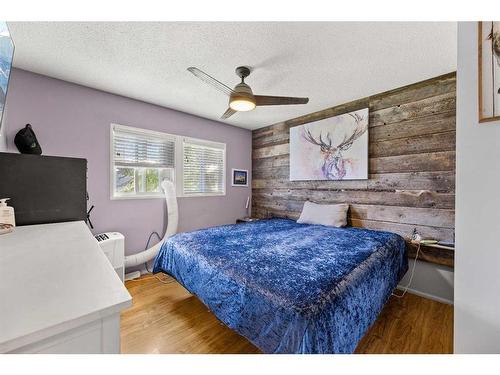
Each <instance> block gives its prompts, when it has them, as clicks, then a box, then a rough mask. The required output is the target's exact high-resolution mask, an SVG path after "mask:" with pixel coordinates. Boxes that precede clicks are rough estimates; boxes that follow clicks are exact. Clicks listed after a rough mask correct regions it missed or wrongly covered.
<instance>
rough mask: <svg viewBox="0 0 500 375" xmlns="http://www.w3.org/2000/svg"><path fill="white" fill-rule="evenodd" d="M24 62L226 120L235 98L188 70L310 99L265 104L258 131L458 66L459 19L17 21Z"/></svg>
mask: <svg viewBox="0 0 500 375" xmlns="http://www.w3.org/2000/svg"><path fill="white" fill-rule="evenodd" d="M9 27H10V29H11V33H12V37H13V38H14V43H15V45H16V52H15V59H14V65H15V66H16V67H18V68H22V69H26V70H30V71H33V72H36V73H40V74H45V75H48V76H51V77H55V78H59V79H63V80H66V81H70V82H75V83H78V84H82V85H85V86H89V87H93V88H96V89H100V90H104V91H108V92H112V93H115V94H120V95H124V96H128V97H131V98H135V99H139V100H143V101H145V102H149V103H154V104H158V105H161V106H165V107H169V108H174V109H177V110H180V111H184V112H188V113H192V114H195V115H198V116H202V117H206V118H209V119H213V120H219V118H220V116H221V115H222V113H224V111H225V110H226V108H227V100H228V99H227V97H225V96H224V95H223V94H221V93H220V92H218V91H217V90H215V89H212V88H211V87H209V86H208V85H206V84H205V83H204V82H202V81H200V80H199V79H197V78H195V77H194V76H193V75H192V74H191V73H189V72H188V71H186V68H187V67H189V66H196V67H198V68H200V69H202V70H204V71H206V72H207V73H209V74H211V75H212V76H214V77H215V78H217V79H219V80H220V81H222V82H224V83H226V84H227V85H228V86H230V87H233V86H234V85H235V84H236V83H238V81H239V79H238V77H237V76H236V75H235V73H234V69H235V67H237V66H239V65H247V66H249V67H251V68H252V73H251V75H250V77H248V78H247V80H246V82H247V83H248V84H249V85H250V86H251V87H252V89H253V91H254V93H256V94H260V95H284V96H308V97H309V98H310V101H309V104H306V105H297V106H279V107H278V106H273V107H260V108H257V109H256V110H254V111H252V112H246V113H237V114H235V115H234V116H233V117H231V118H230V119H229V120H227V121H225V122H227V123H230V124H233V125H236V126H240V127H244V128H248V129H256V128H259V127H263V126H267V125H270V124H273V123H276V122H279V121H283V120H287V119H290V118H294V117H297V116H300V115H303V114H307V113H310V112H314V111H318V110H321V109H324V108H327V107H331V106H334V105H337V104H341V103H343V102H347V101H350V100H354V99H357V98H361V97H365V96H368V95H372V94H376V93H378V92H382V91H385V90H390V89H392V88H396V87H399V86H403V85H406V84H410V83H413V82H417V81H420V80H423V79H426V78H431V77H434V76H437V75H440V74H444V73H448V72H450V71H453V70H456V23H451V22H438V23H429V22H421V23H420V22H413V23H412V22H404V23H403V22H402V23H388V22H328V23H319V22H310V23H309V22H307V23H304V22H296V23H293V22H253V23H252V22H250V23H232V22H213V23H202V22H201V23H200V22H195V23H191V22H189V23H186V22H146V23H132V22H125V23H124V22H101V23H99V22H97V23H96V22H62V23H58V22H43V23H37V22H10V23H9Z"/></svg>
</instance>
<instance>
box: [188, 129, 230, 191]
mask: <svg viewBox="0 0 500 375" xmlns="http://www.w3.org/2000/svg"><path fill="white" fill-rule="evenodd" d="M225 149H226V147H225V145H224V144H221V143H213V142H206V141H200V140H195V139H189V138H186V139H184V140H183V144H182V155H183V157H182V159H183V173H182V175H183V178H182V179H183V194H184V195H185V196H189V195H224V194H225V179H226V173H225V164H226V163H225V159H226V155H225V154H226V150H225Z"/></svg>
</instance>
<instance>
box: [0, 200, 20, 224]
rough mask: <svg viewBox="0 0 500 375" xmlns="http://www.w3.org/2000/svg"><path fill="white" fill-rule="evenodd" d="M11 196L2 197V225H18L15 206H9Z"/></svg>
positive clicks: (0, 213) (0, 210)
mask: <svg viewBox="0 0 500 375" xmlns="http://www.w3.org/2000/svg"><path fill="white" fill-rule="evenodd" d="M9 199H10V198H3V199H0V225H2V224H3V225H6V226H9V225H12V228H13V227H15V226H16V219H15V216H14V207H10V206H7V201H8V200H9Z"/></svg>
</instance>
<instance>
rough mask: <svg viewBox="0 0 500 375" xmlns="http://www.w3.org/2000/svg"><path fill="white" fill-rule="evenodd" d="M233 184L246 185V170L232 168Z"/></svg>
mask: <svg viewBox="0 0 500 375" xmlns="http://www.w3.org/2000/svg"><path fill="white" fill-rule="evenodd" d="M232 185H233V186H248V171H247V170H246V169H234V168H233V184H232Z"/></svg>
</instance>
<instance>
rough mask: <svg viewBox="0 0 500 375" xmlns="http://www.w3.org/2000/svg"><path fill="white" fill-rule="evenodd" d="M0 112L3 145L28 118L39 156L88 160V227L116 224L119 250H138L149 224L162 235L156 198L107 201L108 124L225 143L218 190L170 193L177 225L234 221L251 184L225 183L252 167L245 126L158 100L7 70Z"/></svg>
mask: <svg viewBox="0 0 500 375" xmlns="http://www.w3.org/2000/svg"><path fill="white" fill-rule="evenodd" d="M6 107H7V111H6V116H5V118H4V124H3V126H5V129H3V131H4V132H5V136H6V139H7V147H8V151H9V152H17V149H16V148H15V145H14V143H13V140H14V135H15V133H16V132H17V131H18V130H19V129H20V128H22V127H23V126H24V125H25V124H27V123H30V124H31V125H32V126H33V128H34V130H35V132H36V134H37V137H38V140H39V142H40V144H41V146H42V149H43V153H44V155H55V156H74V157H81V158H86V159H87V160H88V169H89V170H88V185H87V187H88V191H89V194H90V202H91V204H94V205H95V208H94V211H93V215H92V223H93V224H94V227H95V230H94V232H95V233H98V232H105V231H119V232H121V233H123V234H124V235H125V238H126V245H125V246H126V253H127V254H131V253H135V252H138V251H140V250H143V249H144V246H145V245H146V241H147V238H148V236H149V234H150V233H151V231H153V230H156V231H158V232H159V233H160V234H161V235H163V231H164V226H165V225H166V222H165V214H166V211H165V201H164V199H133V200H113V201H112V200H110V198H109V191H110V186H109V185H110V179H109V156H110V150H109V133H110V131H109V129H110V124H111V123H118V124H122V125H129V126H134V127H138V128H144V129H151V130H157V131H164V132H167V133H171V134H179V135H184V136H190V137H196V138H202V139H207V140H211V141H216V142H224V143H226V155H227V156H226V158H227V159H226V160H227V162H226V164H227V165H226V168H227V169H226V175H227V179H226V195H225V196H220V197H190V198H178V203H179V231H188V230H193V229H198V228H205V227H210V226H214V225H220V224H228V223H234V221H235V219H236V218H238V217H242V216H245V215H246V210H245V203H246V199H247V197H248V196H249V195H250V194H251V188H245V187H232V186H231V180H230V179H231V168H242V169H247V170H249V171H250V170H251V169H252V133H251V131H249V130H245V129H240V128H236V127H234V126H230V125H225V124H223V123H219V122H216V121H210V120H207V119H203V118H200V117H196V116H192V115H189V114H186V113H183V112H178V111H175V110H171V109H168V108H164V107H159V106H155V105H152V104H147V103H144V102H140V101H137V100H133V99H129V98H125V97H122V96H118V95H113V94H109V93H106V92H103V91H98V90H94V89H91V88H88V87H83V86H79V85H75V84H72V83H68V82H65V81H61V80H57V79H53V78H49V77H46V76H42V75H38V74H34V73H31V72H27V71H24V70H19V69H14V70H13V72H12V76H11V80H10V86H9V92H8V98H7V104H6Z"/></svg>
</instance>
